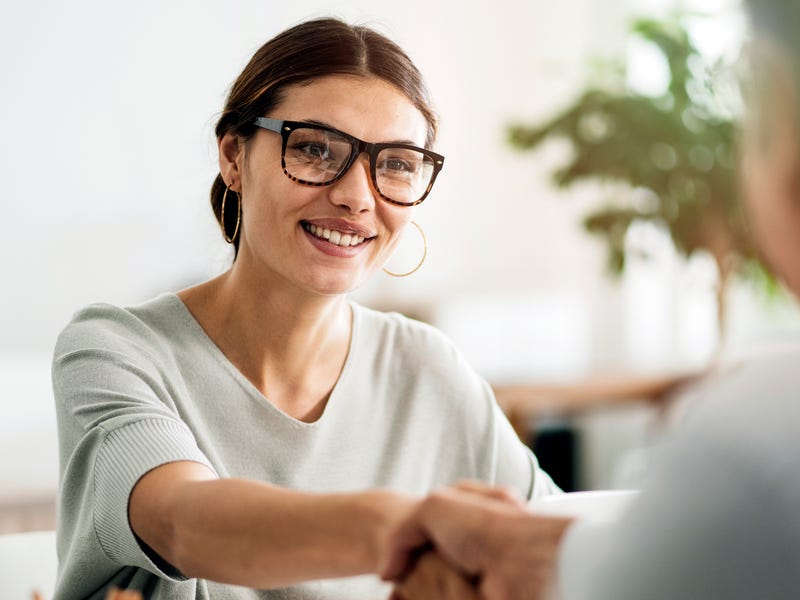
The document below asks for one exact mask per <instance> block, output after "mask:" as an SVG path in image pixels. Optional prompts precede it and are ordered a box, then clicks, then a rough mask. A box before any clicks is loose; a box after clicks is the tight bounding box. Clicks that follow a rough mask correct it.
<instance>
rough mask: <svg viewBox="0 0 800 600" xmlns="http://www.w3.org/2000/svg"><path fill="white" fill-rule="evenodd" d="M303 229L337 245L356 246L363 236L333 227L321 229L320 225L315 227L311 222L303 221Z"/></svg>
mask: <svg viewBox="0 0 800 600" xmlns="http://www.w3.org/2000/svg"><path fill="white" fill-rule="evenodd" d="M303 229H305V230H306V231H307V232H309V233H310V234H311V235H313V236H316V237H318V238H323V239H326V240H328V241H329V242H330V243H331V244H336V245H337V246H357V245H358V244H360V243H361V242H363V241H364V238H363V237H361V236H360V235H356V234H354V233H342V232H341V231H336V230H335V229H323V228H322V227H317V226H316V225H312V224H311V223H303Z"/></svg>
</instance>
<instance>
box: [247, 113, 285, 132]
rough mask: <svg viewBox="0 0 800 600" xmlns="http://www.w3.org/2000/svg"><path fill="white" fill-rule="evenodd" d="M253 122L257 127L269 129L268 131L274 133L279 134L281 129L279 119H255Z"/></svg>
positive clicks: (281, 125) (281, 124)
mask: <svg viewBox="0 0 800 600" xmlns="http://www.w3.org/2000/svg"><path fill="white" fill-rule="evenodd" d="M253 122H254V123H255V124H256V125H258V126H259V127H263V128H264V129H269V130H270V131H275V132H278V133H280V131H281V128H282V127H283V121H281V120H280V119H270V118H269V117H257V118H256V120H255V121H253Z"/></svg>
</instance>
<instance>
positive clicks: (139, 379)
mask: <svg viewBox="0 0 800 600" xmlns="http://www.w3.org/2000/svg"><path fill="white" fill-rule="evenodd" d="M115 310H116V311H118V312H119V313H120V314H119V315H114V317H115V318H112V319H109V318H108V315H107V314H105V315H104V317H103V318H102V319H98V318H96V315H94V318H90V317H88V316H87V315H86V314H84V315H83V317H82V318H81V317H78V318H76V320H75V321H73V323H72V324H70V325H69V326H68V327H67V329H65V331H64V332H63V333H62V335H61V336H60V338H59V341H58V343H57V346H56V350H55V356H54V362H53V390H54V396H55V402H56V414H57V419H58V426H59V447H60V458H61V491H60V497H59V511H60V515H59V517H60V518H59V521H60V523H61V524H60V529H59V537H60V538H62V539H61V540H59V548H60V549H61V548H71V547H72V546H73V544H74V543H77V541H78V540H80V543H82V544H84V543H87V541H88V543H91V544H94V545H96V547H95V554H96V555H97V556H100V557H102V559H103V560H104V561H110V562H111V563H113V564H116V565H118V566H119V567H125V566H133V567H139V568H143V569H146V570H147V571H150V572H152V573H154V574H156V575H159V576H161V577H165V578H171V579H175V580H181V579H183V577H182V575H181V574H180V573H179V572H178V571H177V570H176V569H174V568H173V567H171V566H170V565H168V564H166V563H165V562H164V561H162V560H160V559H159V558H158V557H157V556H155V555H154V553H152V551H150V550H149V549H146V547H144V545H143V544H140V543H139V541H138V539H137V538H136V536H135V534H134V532H133V530H132V529H131V526H130V523H129V521H128V501H129V498H130V494H131V491H132V490H133V488H134V486H135V485H136V483H137V482H138V481H139V479H141V477H142V476H144V475H145V474H146V473H147V472H149V471H150V470H152V469H154V468H156V467H158V466H160V465H163V464H166V463H169V462H174V461H194V462H198V463H201V464H204V465H206V466H208V467H209V468H210V469H211V470H212V471H213V468H212V467H211V465H210V463H209V460H208V459H207V458H206V456H205V455H204V453H203V452H202V451H201V450H200V449H199V448H198V445H197V443H196V441H195V438H194V436H193V434H192V432H191V430H190V429H189V427H188V426H187V425H186V423H185V422H184V421H183V420H182V419H181V417H180V415H179V414H178V411H177V409H176V407H175V405H174V403H173V402H172V399H171V395H170V384H169V382H168V381H167V378H166V377H165V373H164V365H159V364H157V362H158V361H157V353H156V352H154V351H153V349H152V348H148V343H147V342H148V340H146V338H145V337H143V336H142V331H139V330H138V329H137V327H138V326H137V323H135V321H133V320H131V322H129V323H124V322H123V323H121V322H120V321H124V320H125V319H126V317H125V314H126V313H124V311H121V310H120V309H115ZM105 312H107V311H105ZM121 325H124V326H121ZM150 341H152V340H150ZM82 556H84V557H85V556H87V553H86V550H85V549H84V550H83V551H82ZM60 558H61V560H62V562H69V559H70V555H69V552H67V553H66V555H65V556H60ZM70 571H71V572H80V570H79V569H78V570H76V569H71V570H70Z"/></svg>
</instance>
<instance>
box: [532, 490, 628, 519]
mask: <svg viewBox="0 0 800 600" xmlns="http://www.w3.org/2000/svg"><path fill="white" fill-rule="evenodd" d="M638 493H639V492H638V491H636V490H593V491H588V492H570V493H568V494H560V495H554V496H545V497H544V498H540V499H538V500H535V501H533V502H531V503H530V505H529V506H530V509H531V511H532V512H535V513H540V514H547V515H557V516H562V517H575V518H577V519H579V520H582V521H595V522H600V521H612V520H614V519H615V518H617V516H619V515H620V514H621V513H622V512H623V511H624V510H625V509H626V508H627V507H628V505H629V504H630V503H631V502H632V501H633V500H634V499H635V498H636V496H637V494H638Z"/></svg>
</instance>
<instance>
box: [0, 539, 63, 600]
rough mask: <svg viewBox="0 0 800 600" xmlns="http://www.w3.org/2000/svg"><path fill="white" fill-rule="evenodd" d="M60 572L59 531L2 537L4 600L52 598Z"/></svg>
mask: <svg viewBox="0 0 800 600" xmlns="http://www.w3.org/2000/svg"><path fill="white" fill-rule="evenodd" d="M57 570H58V558H57V556H56V532H55V531H34V532H26V533H12V534H6V535H0V598H3V599H4V600H5V599H6V598H8V600H17V599H18V598H19V599H23V600H27V599H29V598H33V597H34V592H38V593H39V594H40V595H41V597H42V598H45V599H47V598H52V597H53V591H54V590H55V584H56V572H57Z"/></svg>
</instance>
